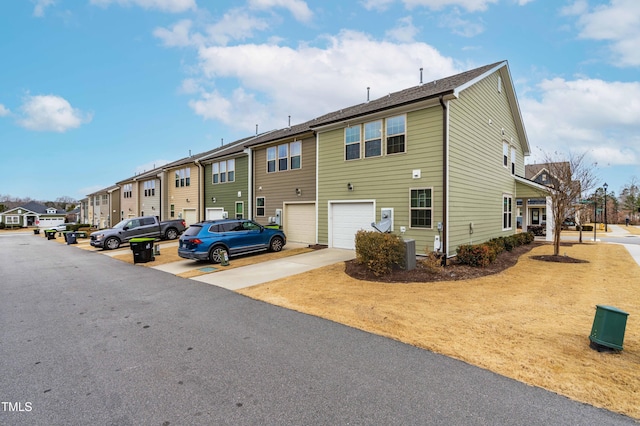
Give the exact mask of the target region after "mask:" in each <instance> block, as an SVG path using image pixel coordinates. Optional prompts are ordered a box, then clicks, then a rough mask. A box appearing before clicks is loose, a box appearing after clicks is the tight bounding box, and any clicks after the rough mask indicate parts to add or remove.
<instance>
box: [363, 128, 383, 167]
mask: <svg viewBox="0 0 640 426" xmlns="http://www.w3.org/2000/svg"><path fill="white" fill-rule="evenodd" d="M375 123H380V128H379V129H378V133H379V134H378V136H377V137H371V138H369V139H367V125H372V124H375ZM362 130H363V133H364V143H363V145H364V158H374V157H382V154H383V149H382V139H383V138H382V134H383V133H384V132H385V126H384V122H383V120H382V119H380V120H374V121H368V122H366V123H364V124H363V125H362ZM375 141H378V143H379V147H378V149H379V152H380V153H379V154H378V155H367V142H369V143H371V142H375Z"/></svg>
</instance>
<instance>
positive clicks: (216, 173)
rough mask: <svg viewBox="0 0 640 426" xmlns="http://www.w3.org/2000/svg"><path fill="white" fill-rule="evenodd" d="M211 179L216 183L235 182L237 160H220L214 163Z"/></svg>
mask: <svg viewBox="0 0 640 426" xmlns="http://www.w3.org/2000/svg"><path fill="white" fill-rule="evenodd" d="M212 166H213V167H212V173H211V181H212V182H213V183H214V184H217V183H225V182H234V181H235V180H236V160H235V159H231V160H226V161H220V162H218V163H213V165H212Z"/></svg>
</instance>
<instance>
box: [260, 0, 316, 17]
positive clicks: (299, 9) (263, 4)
mask: <svg viewBox="0 0 640 426" xmlns="http://www.w3.org/2000/svg"><path fill="white" fill-rule="evenodd" d="M249 6H250V7H252V8H255V9H272V8H275V7H281V8H284V9H287V10H288V11H289V12H291V14H292V15H293V17H294V18H296V20H298V21H301V22H309V21H311V19H312V18H313V12H311V9H309V6H307V3H306V2H304V1H302V0H249Z"/></svg>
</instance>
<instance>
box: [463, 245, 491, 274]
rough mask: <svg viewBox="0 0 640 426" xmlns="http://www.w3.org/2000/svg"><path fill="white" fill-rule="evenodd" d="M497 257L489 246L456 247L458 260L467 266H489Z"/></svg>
mask: <svg viewBox="0 0 640 426" xmlns="http://www.w3.org/2000/svg"><path fill="white" fill-rule="evenodd" d="M496 257H498V255H497V254H496V252H495V251H494V250H493V249H492V248H491V247H490V246H489V244H475V245H470V244H463V245H461V246H459V247H458V260H459V261H460V263H464V264H465V265H469V266H480V267H482V268H484V267H486V266H489V264H490V263H491V262H493V261H494V260H496Z"/></svg>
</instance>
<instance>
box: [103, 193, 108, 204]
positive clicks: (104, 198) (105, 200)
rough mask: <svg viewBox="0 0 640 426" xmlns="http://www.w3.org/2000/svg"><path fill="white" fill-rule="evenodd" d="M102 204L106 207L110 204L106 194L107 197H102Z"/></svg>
mask: <svg viewBox="0 0 640 426" xmlns="http://www.w3.org/2000/svg"><path fill="white" fill-rule="evenodd" d="M102 204H104V205H105V206H106V205H107V204H109V196H108V195H106V194H105V195H103V196H102Z"/></svg>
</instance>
